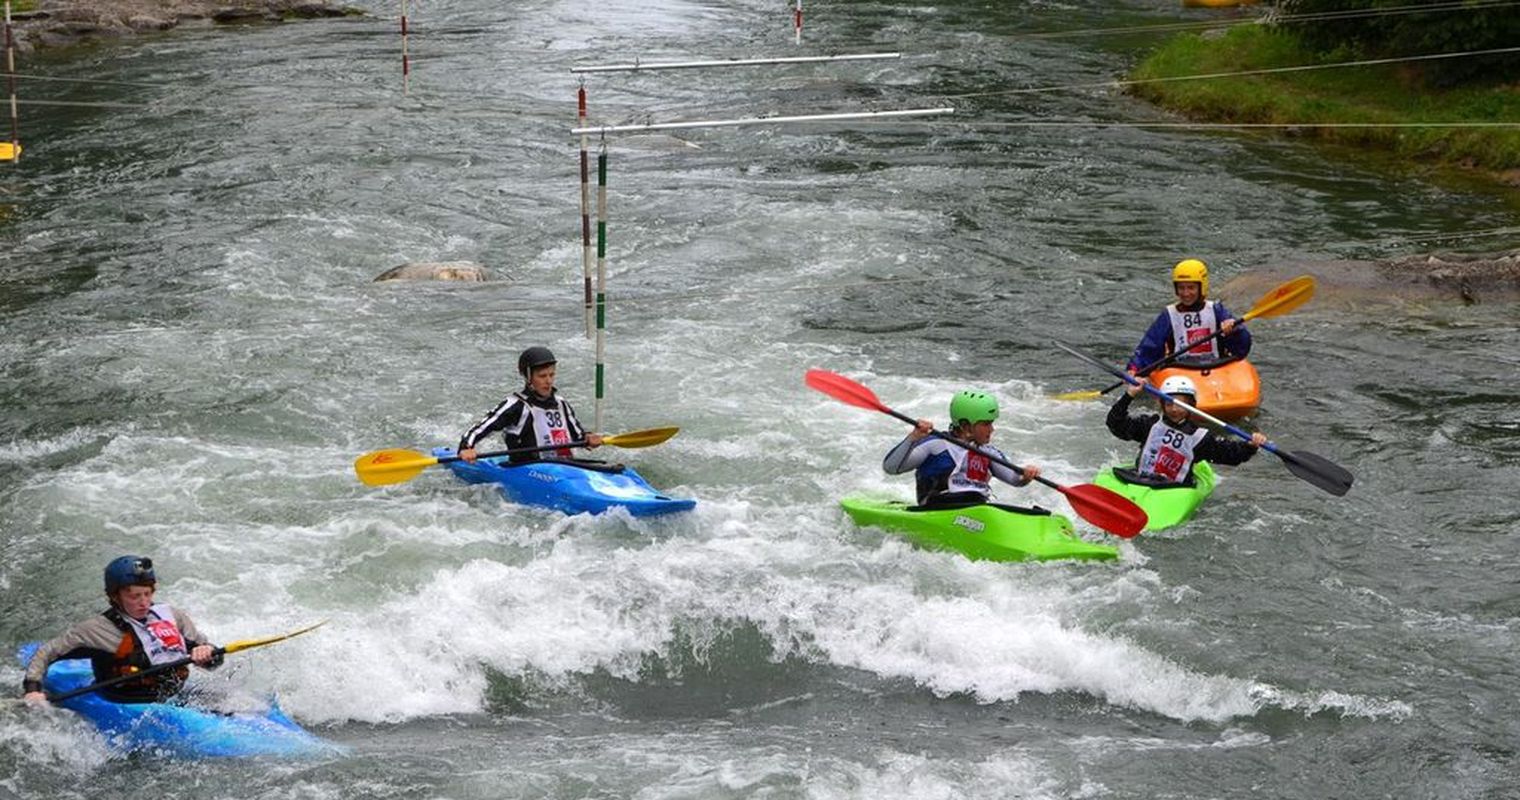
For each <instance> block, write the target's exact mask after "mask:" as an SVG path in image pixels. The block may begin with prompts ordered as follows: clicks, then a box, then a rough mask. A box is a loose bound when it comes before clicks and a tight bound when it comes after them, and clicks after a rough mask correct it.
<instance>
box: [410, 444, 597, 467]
mask: <svg viewBox="0 0 1520 800" xmlns="http://www.w3.org/2000/svg"><path fill="white" fill-rule="evenodd" d="M587 444H588V442H587V441H586V440H585V439H577V440H576V441H573V442H565V443H564V444H541V445H538V446H536V447H518V448H514V449H512V450H498V451H496V452H494V453H476V454H475V459H476V460H477V461H478V460H480V459H482V458H496V457H497V456H520V455H523V454H525V453H542V452H544V451H545V450H568V449H570V448H573V447H585V446H586V445H587ZM463 460H464V459H462V458H460V457H459V456H443V457H442V458H440V459H438V463H440V464H451V463H453V462H455V461H463Z"/></svg>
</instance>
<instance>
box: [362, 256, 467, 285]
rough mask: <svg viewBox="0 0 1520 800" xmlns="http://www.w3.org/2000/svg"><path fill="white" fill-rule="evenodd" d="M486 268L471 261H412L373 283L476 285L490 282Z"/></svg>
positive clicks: (393, 269) (381, 275)
mask: <svg viewBox="0 0 1520 800" xmlns="http://www.w3.org/2000/svg"><path fill="white" fill-rule="evenodd" d="M490 279H491V278H490V276H489V275H487V274H486V268H485V267H482V266H481V265H479V264H477V263H475V262H473V261H412V262H409V263H406V264H402V265H401V266H399V267H391V268H390V269H388V270H386V271H384V272H382V273H380V274H379V275H377V276H375V280H374V282H375V283H380V282H382V281H466V282H471V283H478V282H481V281H488V280H490Z"/></svg>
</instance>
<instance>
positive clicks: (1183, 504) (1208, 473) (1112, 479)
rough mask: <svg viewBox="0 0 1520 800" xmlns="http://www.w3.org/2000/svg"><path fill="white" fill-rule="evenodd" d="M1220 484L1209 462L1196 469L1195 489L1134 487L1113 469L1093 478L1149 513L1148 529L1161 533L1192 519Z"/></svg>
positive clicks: (1194, 469)
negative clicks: (1215, 486)
mask: <svg viewBox="0 0 1520 800" xmlns="http://www.w3.org/2000/svg"><path fill="white" fill-rule="evenodd" d="M1217 480H1218V478H1216V477H1215V475H1214V468H1213V467H1211V466H1209V462H1207V461H1199V462H1197V463H1195V464H1194V465H1193V485H1192V486H1178V485H1171V486H1166V487H1160V488H1158V487H1155V486H1146V485H1145V484H1143V483H1130V482H1128V481H1125V480H1123V479H1121V478H1120V477H1119V476H1117V475H1115V474H1114V468H1113V467H1109V468H1107V469H1105V470H1103V471H1102V472H1100V473H1098V476H1097V477H1095V478H1093V483H1096V484H1098V485H1099V486H1102V487H1103V488H1105V489H1112V490H1114V491H1115V492H1118V493H1119V494H1122V495H1124V496H1125V497H1128V498H1129V499H1130V500H1133V501H1134V502H1135V505H1137V506H1140V507H1141V508H1142V509H1145V513H1146V514H1147V515H1149V516H1150V522H1147V523H1146V525H1145V529H1146V530H1148V531H1159V530H1165V529H1166V528H1170V527H1172V526H1174V525H1181V524H1182V523H1184V522H1187V521H1188V520H1190V519H1192V518H1193V514H1195V513H1197V512H1198V507H1199V506H1200V505H1203V501H1204V500H1207V499H1208V497H1209V495H1211V494H1213V493H1214V484H1215V482H1217Z"/></svg>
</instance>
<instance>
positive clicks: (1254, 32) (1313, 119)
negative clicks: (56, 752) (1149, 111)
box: [1130, 15, 1520, 182]
mask: <svg viewBox="0 0 1520 800" xmlns="http://www.w3.org/2000/svg"><path fill="white" fill-rule="evenodd" d="M1517 16H1520V15H1517ZM1296 28H1314V33H1313V34H1312V35H1311V34H1307V33H1305V32H1304V31H1302V30H1297V29H1296ZM1350 30H1352V31H1355V32H1357V33H1358V34H1359V35H1358V36H1340V37H1329V36H1327V35H1326V31H1324V30H1322V29H1320V28H1318V27H1315V26H1307V25H1305V26H1292V25H1242V26H1236V27H1233V28H1230V29H1229V30H1228V31H1227V32H1226V33H1224V34H1223V35H1193V34H1189V35H1184V36H1179V37H1177V38H1175V39H1172V40H1170V41H1168V42H1166V43H1165V44H1163V45H1162V46H1161V47H1160V48H1159V49H1157V50H1156V51H1155V52H1153V53H1151V54H1150V55H1149V56H1148V57H1147V58H1145V59H1144V60H1143V61H1142V62H1141V63H1140V65H1139V66H1138V67H1137V68H1136V69H1135V71H1134V73H1133V75H1132V76H1131V78H1132V79H1134V80H1138V81H1151V82H1146V83H1137V84H1134V85H1132V87H1131V89H1130V91H1131V92H1133V93H1134V94H1135V95H1137V96H1140V97H1143V98H1146V99H1148V100H1150V101H1152V102H1155V103H1157V104H1159V105H1161V106H1164V107H1166V108H1169V109H1172V110H1175V111H1178V112H1180V113H1182V114H1184V115H1185V116H1187V117H1189V118H1191V119H1195V120H1199V121H1208V122H1230V123H1270V124H1276V125H1288V126H1291V127H1288V128H1286V129H1285V130H1287V132H1288V133H1290V134H1292V135H1302V136H1313V137H1316V138H1320V139H1324V140H1327V141H1332V142H1337V143H1343V144H1348V145H1354V146H1366V147H1378V148H1382V149H1386V150H1388V151H1391V152H1393V153H1394V154H1396V155H1398V156H1400V157H1403V158H1406V159H1409V160H1413V161H1422V162H1430V163H1442V164H1452V165H1461V166H1467V167H1474V168H1478V169H1481V170H1484V171H1489V172H1494V173H1500V174H1501V177H1503V178H1504V179H1506V180H1508V181H1511V182H1516V181H1520V129H1516V128H1512V127H1511V128H1506V127H1483V126H1484V125H1488V126H1492V125H1493V124H1494V123H1515V122H1520V82H1517V71H1514V70H1513V67H1514V66H1516V65H1517V62H1520V59H1517V58H1516V56H1514V55H1513V54H1510V55H1509V57H1508V60H1507V61H1499V62H1494V61H1492V60H1491V61H1489V62H1488V64H1489V66H1488V67H1487V68H1486V69H1484V70H1473V69H1472V64H1471V63H1467V64H1458V63H1456V62H1457V61H1458V59H1450V60H1449V63H1445V61H1446V60H1443V62H1436V61H1402V62H1397V63H1388V64H1376V65H1366V66H1349V67H1339V68H1324V69H1311V70H1302V71H1290V72H1275V73H1267V74H1257V75H1234V76H1231V77H1221V78H1209V79H1202V80H1168V79H1177V78H1182V77H1184V76H1192V75H1207V74H1213V73H1240V72H1247V71H1253V70H1272V69H1281V68H1285V67H1298V66H1306V65H1329V64H1342V63H1345V62H1348V61H1358V60H1369V59H1378V58H1398V57H1399V56H1398V55H1390V54H1389V51H1387V50H1385V49H1382V45H1381V44H1380V45H1379V46H1373V45H1371V44H1369V43H1367V42H1365V41H1362V36H1361V35H1362V34H1365V30H1364V29H1361V28H1353V29H1350ZM1381 41H1382V40H1380V42H1381ZM1463 41H1465V42H1466V44H1465V45H1461V46H1460V48H1459V47H1458V42H1457V41H1456V40H1455V39H1453V40H1451V41H1450V42H1448V43H1447V44H1446V46H1447V47H1448V48H1449V49H1447V50H1444V51H1442V50H1435V51H1433V52H1457V51H1458V49H1460V50H1468V51H1471V50H1474V49H1482V42H1481V41H1480V40H1478V39H1475V38H1473V37H1471V36H1469V37H1467V38H1466V39H1465V40H1463ZM1383 43H1386V42H1383ZM1441 43H1442V40H1440V39H1432V40H1431V41H1429V42H1427V43H1426V45H1425V47H1423V48H1415V49H1414V50H1413V51H1412V52H1414V53H1419V52H1420V50H1422V49H1423V50H1424V51H1426V52H1432V51H1431V50H1430V48H1431V47H1432V46H1438V45H1441ZM1404 52H1411V51H1410V50H1406V51H1404ZM1469 61H1470V59H1469ZM1437 63H1439V64H1440V65H1439V66H1436V64H1437ZM1461 125H1468V126H1469V127H1461ZM1375 126H1377V127H1375Z"/></svg>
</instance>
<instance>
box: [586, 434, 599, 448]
mask: <svg viewBox="0 0 1520 800" xmlns="http://www.w3.org/2000/svg"><path fill="white" fill-rule="evenodd" d="M601 446H602V435H601V434H600V433H588V434H586V447H587V448H588V449H591V450H595V449H596V448H598V447H601Z"/></svg>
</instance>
